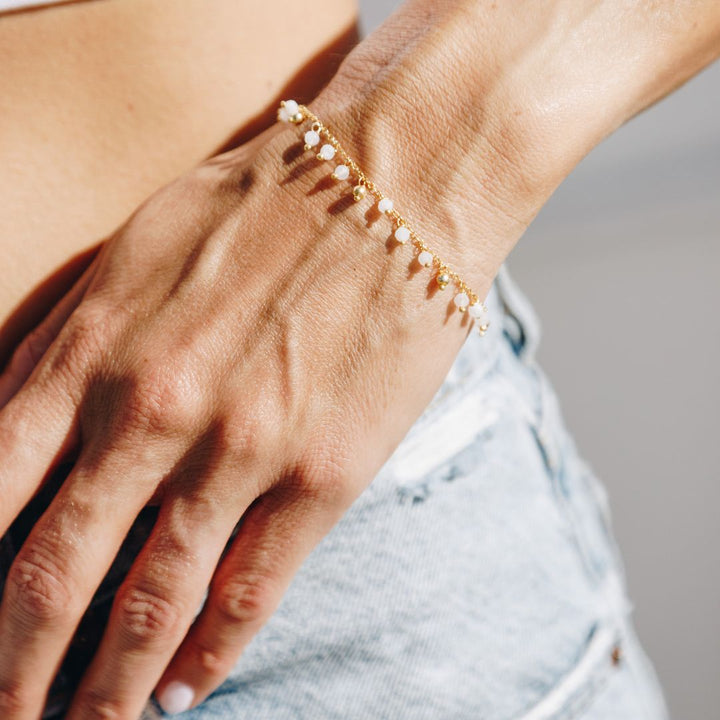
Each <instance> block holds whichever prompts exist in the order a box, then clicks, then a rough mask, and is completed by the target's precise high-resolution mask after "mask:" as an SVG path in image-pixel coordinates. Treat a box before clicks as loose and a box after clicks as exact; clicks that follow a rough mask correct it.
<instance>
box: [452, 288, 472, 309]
mask: <svg viewBox="0 0 720 720" xmlns="http://www.w3.org/2000/svg"><path fill="white" fill-rule="evenodd" d="M453 302H454V303H455V307H458V308H466V307H467V306H468V305H469V304H470V297H469V296H468V294H467V293H466V292H465V291H461V292H459V293H458V294H457V295H456V296H455V297H454V298H453Z"/></svg>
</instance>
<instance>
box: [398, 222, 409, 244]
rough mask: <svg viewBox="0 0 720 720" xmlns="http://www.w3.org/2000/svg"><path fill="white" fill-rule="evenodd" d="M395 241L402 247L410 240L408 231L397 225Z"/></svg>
mask: <svg viewBox="0 0 720 720" xmlns="http://www.w3.org/2000/svg"><path fill="white" fill-rule="evenodd" d="M395 239H396V240H397V241H398V242H399V243H400V244H401V245H404V244H405V243H406V242H407V241H408V240H409V239H410V231H409V230H408V229H407V228H406V227H405V226H404V225H398V229H397V230H396V231H395Z"/></svg>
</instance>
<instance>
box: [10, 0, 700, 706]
mask: <svg viewBox="0 0 720 720" xmlns="http://www.w3.org/2000/svg"><path fill="white" fill-rule="evenodd" d="M608 7H610V9H609V10H608V9H607V8H608ZM706 12H707V14H708V15H710V10H706ZM523 13H524V14H523ZM630 15H631V11H630V10H628V11H627V17H628V18H629V17H630ZM632 17H633V18H634V19H635V21H636V22H637V28H634V29H636V30H637V31H638V36H640V35H642V40H643V43H644V44H643V45H642V47H643V48H645V50H644V53H641V52H639V51H637V52H634V53H630V55H631V58H629V59H628V62H629V63H631V65H632V63H634V65H632V67H633V68H636V69H637V68H640V67H642V66H644V65H648V64H650V59H652V57H653V52H654V50H655V46H654V45H652V43H651V42H650V40H649V38H650V37H651V36H652V33H650V32H644V34H643V33H641V29H643V30H646V29H647V28H646V27H645V24H643V23H646V20H645V18H643V16H642V13H641V12H639V13H638V15H637V16H634V15H633V16H632ZM626 19H627V18H626ZM663 23H665V24H664V25H663V26H662V27H663V28H664V27H666V25H667V19H665V20H663ZM626 25H627V26H628V27H631V28H633V26H632V24H629V25H628V24H627V23H626V24H625V25H623V27H625V26H626ZM605 26H607V27H608V28H609V27H612V28H613V32H612V33H609V34H608V35H607V37H605V36H604V35H602V33H601V32H600V31H601V30H602V28H603V27H605ZM593 29H595V31H596V32H597V37H600V36H601V35H602V38H603V39H602V41H598V42H597V43H596V46H593V45H592V43H590V46H588V43H587V42H586V40H585V39H586V38H587V37H594V36H593V34H592V30H593ZM616 29H617V28H616V27H615V25H613V22H612V4H610V6H607V5H606V4H603V5H602V7H600V6H596V4H595V3H592V2H588V3H584V2H583V3H579V4H578V3H577V2H576V0H573V2H569V1H568V2H554V3H528V4H527V5H526V6H525V7H524V9H523V11H522V12H520V11H519V10H518V9H517V8H516V7H515V5H513V7H512V8H510V7H506V6H504V5H503V6H498V5H497V4H491V3H487V4H486V3H470V2H429V0H416V1H415V2H410V3H408V4H407V6H406V9H405V10H404V11H403V12H402V13H399V14H397V15H396V16H394V18H393V19H392V20H391V21H390V22H388V23H387V24H386V25H385V26H384V27H383V28H382V29H381V31H380V32H379V33H377V34H375V35H373V36H371V38H369V39H368V40H367V41H365V42H364V43H363V44H362V45H361V46H359V48H358V49H357V50H356V52H354V53H353V54H352V55H351V56H350V58H348V61H346V63H345V64H344V65H343V68H341V71H340V73H339V75H338V78H337V79H336V80H335V81H334V82H333V84H332V85H331V86H330V88H328V90H327V91H326V92H325V93H323V95H322V96H321V97H320V98H319V99H318V100H317V101H316V103H314V104H313V107H314V109H315V110H316V111H317V112H318V114H319V115H320V117H321V118H323V120H325V121H326V122H327V123H328V125H329V126H330V127H331V128H333V129H334V130H335V131H336V134H337V135H338V137H339V138H340V139H341V141H342V142H343V145H344V146H345V147H346V148H347V149H348V150H349V151H350V153H351V155H353V156H354V157H356V158H357V159H358V160H359V162H360V166H361V167H362V168H363V169H364V170H366V171H367V172H368V174H369V176H370V177H371V178H373V179H374V180H376V181H377V183H378V185H379V186H380V187H381V188H382V189H383V190H384V191H386V192H387V193H388V194H392V195H393V197H394V199H395V201H396V203H397V206H398V208H399V209H401V211H403V213H404V214H406V215H407V217H408V218H409V219H410V220H411V221H412V222H413V223H414V225H415V227H416V228H417V229H418V230H419V231H420V233H421V234H422V235H423V236H425V237H427V238H428V239H430V238H433V239H435V238H437V240H435V241H434V242H433V244H434V245H435V246H436V247H437V249H438V250H439V251H440V253H441V255H442V256H443V257H444V259H446V260H447V262H448V263H449V264H450V265H451V266H453V268H454V269H456V270H458V271H460V272H461V274H462V275H463V276H464V277H465V278H466V279H467V280H468V282H469V284H470V285H471V286H472V287H473V289H474V290H475V291H476V292H478V293H479V294H480V295H481V296H483V295H484V294H485V293H486V292H487V290H488V289H489V286H490V283H491V280H492V278H493V277H494V275H495V273H496V271H497V269H498V267H499V266H500V264H501V263H502V261H503V260H504V258H505V257H506V256H507V254H508V252H509V251H510V248H511V247H512V246H513V244H514V242H515V241H516V240H517V238H518V237H519V236H520V235H521V234H522V232H523V231H524V229H525V227H526V225H527V224H528V223H529V221H530V219H531V218H532V217H533V215H534V214H535V213H536V212H537V210H538V209H539V208H540V207H541V205H542V204H543V202H544V200H545V199H546V198H547V197H548V196H549V194H550V193H551V192H552V190H553V188H554V187H555V186H556V184H557V183H558V182H559V181H560V180H561V179H562V177H564V175H565V174H566V173H567V172H568V171H569V170H570V168H571V167H572V166H573V165H574V164H575V162H577V160H578V159H579V158H580V157H582V155H583V154H584V153H585V152H586V151H587V150H588V149H589V148H590V147H592V145H593V144H594V143H595V142H597V140H599V139H600V138H601V137H602V136H604V135H605V134H607V132H609V131H610V130H611V129H612V127H614V126H616V125H617V124H619V122H621V121H622V120H623V119H625V118H626V117H627V116H628V115H629V114H632V112H636V111H637V110H638V109H639V108H640V107H642V106H644V105H645V104H647V103H648V102H650V101H652V100H653V99H655V98H656V97H657V96H658V94H659V93H660V92H662V91H666V90H667V85H668V83H670V84H672V83H673V82H677V81H679V79H683V76H687V75H688V74H690V73H691V71H692V67H691V65H692V63H688V64H687V65H686V66H685V67H684V68H680V69H675V70H674V72H672V73H671V72H668V73H666V75H667V77H666V81H665V83H664V84H663V83H661V82H659V81H656V79H655V76H654V75H653V73H648V76H647V77H646V76H645V75H642V77H641V75H640V73H639V70H638V75H637V77H636V78H635V79H634V82H633V83H632V87H631V88H630V87H629V86H628V87H626V88H625V91H624V92H623V91H621V90H619V89H618V85H617V83H615V82H613V79H612V77H611V73H610V71H609V69H608V71H607V72H606V73H604V74H603V73H599V71H598V68H599V67H601V64H602V60H601V58H603V57H605V55H604V54H603V53H604V52H605V51H607V50H608V48H610V49H616V50H617V51H618V53H619V52H620V50H621V49H622V48H623V47H626V44H624V42H623V41H622V39H618V38H617V36H618V34H619V33H616V32H615V30H616ZM703 33H704V34H702V33H700V34H701V35H702V38H701V39H703V38H706V36H707V32H705V30H703ZM660 35H661V36H662V33H660ZM703 42H705V40H703ZM701 44H702V43H700V41H698V43H697V47H700V45H701ZM706 45H707V43H705V44H704V45H702V48H701V50H698V51H697V52H696V53H695V54H692V53H689V52H688V51H687V48H686V47H685V46H684V45H682V43H679V44H678V47H679V48H680V49H679V50H678V56H680V55H682V56H683V57H690V56H692V58H693V59H694V60H693V61H694V62H695V65H698V64H699V63H700V60H702V58H705V57H707V59H709V55H710V53H709V51H708V50H707V47H706ZM683 53H684V55H683ZM612 57H613V60H612V63H611V66H614V64H615V63H616V60H615V57H616V56H612ZM698 58H700V60H698ZM663 62H666V61H665V60H664V61H663ZM627 67H628V65H627V64H626V65H624V66H623V68H624V69H626V68H627ZM678 67H679V66H678ZM570 70H571V71H570ZM591 70H592V71H593V72H595V76H593V75H592V72H591ZM563 73H564V74H563ZM598 73H599V74H598ZM588 74H589V75H590V76H591V77H594V78H595V86H594V93H593V94H592V97H593V98H594V100H593V102H590V99H589V95H588V94H587V93H586V92H585V93H583V92H581V90H580V89H581V88H585V82H586V78H587V77H588ZM546 78H549V79H550V80H551V82H549V83H544V82H543V81H544V80H545V79H546ZM578 78H580V80H578ZM598 78H600V79H601V80H602V82H601V81H600V79H598ZM600 106H602V107H603V108H604V109H605V112H603V113H600V112H599V111H598V107H600ZM301 147H302V143H301V142H300V143H299V142H298V136H297V135H295V136H293V134H292V133H291V132H278V130H277V129H271V130H270V131H267V132H266V133H263V134H262V135H260V136H258V137H257V138H256V139H255V140H253V141H252V142H251V143H250V144H248V145H247V146H244V147H243V148H241V149H240V150H238V151H234V152H232V153H229V154H227V155H225V156H221V157H220V158H216V159H215V160H213V161H211V162H208V163H206V164H204V165H203V166H201V167H200V168H198V169H197V170H196V171H194V172H192V173H190V174H189V175H187V176H185V177H183V178H181V179H180V180H178V181H176V182H175V183H173V184H172V185H170V186H169V187H167V188H165V189H163V190H161V191H160V192H158V193H157V194H156V195H155V196H153V197H152V198H151V199H150V200H149V201H148V202H147V203H146V204H145V205H144V206H143V207H142V208H140V210H139V211H138V212H137V213H136V214H135V215H134V216H133V217H132V218H131V219H130V221H129V222H128V223H127V224H126V225H125V226H124V227H123V228H122V229H121V230H120V231H119V232H118V233H117V234H116V235H115V236H114V237H113V238H112V239H111V240H110V241H109V242H108V243H107V244H106V246H104V248H103V249H102V251H101V253H100V255H99V256H98V257H97V258H96V259H95V260H94V261H93V263H92V265H91V266H90V267H89V269H88V270H87V271H86V273H85V274H84V276H83V277H82V278H81V280H80V281H79V282H78V284H77V285H76V286H75V288H73V290H71V292H70V293H69V294H68V296H67V297H66V298H65V299H64V300H63V301H62V302H61V303H60V305H59V306H58V307H57V308H56V310H55V312H54V313H53V314H52V315H51V316H50V317H49V318H48V320H47V321H46V322H45V324H44V325H43V326H41V327H40V328H39V329H38V330H37V331H36V332H35V333H34V334H33V335H32V336H31V337H30V338H29V339H28V340H27V341H26V342H25V343H23V345H22V346H21V347H20V348H19V349H18V351H17V352H16V354H15V356H14V358H13V360H12V361H11V364H10V367H9V369H8V370H7V372H6V373H5V375H4V376H3V377H2V379H1V380H0V403H2V404H4V403H6V404H5V405H4V408H3V409H2V411H0V454H1V456H2V458H3V463H2V467H1V468H0V497H2V506H1V507H0V534H1V533H3V532H4V531H5V530H6V529H7V527H8V526H9V525H10V523H11V522H12V521H13V519H14V518H15V517H16V516H17V514H18V512H19V511H20V510H21V508H22V507H23V506H24V505H25V503H26V502H27V501H28V499H29V498H30V497H31V496H32V495H33V494H34V493H35V492H36V490H37V488H38V486H39V485H40V484H41V483H42V481H43V478H44V477H45V476H46V475H47V473H48V471H49V470H50V469H51V468H52V467H53V466H54V465H55V464H56V463H57V462H58V461H59V459H60V458H62V457H63V456H67V455H68V454H69V453H71V452H73V453H77V456H78V459H77V461H76V463H75V465H74V469H73V471H72V473H71V474H70V475H69V476H68V477H67V479H66V480H65V482H64V483H63V485H62V487H61V489H60V490H59V492H58V494H57V495H56V497H55V498H54V500H53V502H52V504H51V506H50V508H49V509H48V510H47V512H46V513H45V514H44V515H43V516H42V517H41V518H40V519H39V520H38V522H37V524H36V525H35V527H34V528H33V530H32V532H31V534H30V536H29V537H28V539H27V541H26V542H25V544H24V545H23V547H22V548H21V550H20V552H19V554H18V556H17V558H16V560H15V562H14V564H13V566H12V568H11V571H10V574H9V576H8V578H7V582H6V586H5V591H4V596H3V599H2V604H1V605H0V714H1V715H2V717H3V719H4V720H35V719H36V718H37V717H38V716H39V714H40V712H41V709H42V705H43V701H44V697H45V693H46V691H47V689H48V687H49V685H50V681H51V679H52V677H53V674H54V673H55V671H56V670H57V667H58V665H59V662H60V660H61V658H62V656H63V653H64V651H65V648H66V646H67V644H68V642H69V640H70V638H71V636H72V634H73V631H74V629H75V627H76V625H77V623H78V621H79V619H80V617H81V615H82V614H83V612H84V610H85V609H86V607H87V605H88V602H89V600H90V598H91V597H92V595H93V592H94V590H95V589H96V588H97V586H98V584H99V583H100V581H101V579H102V577H103V575H104V574H105V572H106V570H107V569H108V567H109V565H110V563H111V561H112V559H113V557H114V556H115V554H116V552H117V550H118V548H119V546H120V544H121V542H122V540H123V538H124V536H125V534H126V532H127V531H128V529H129V528H130V526H131V524H132V522H133V521H134V519H135V517H136V516H137V514H138V512H139V511H140V510H141V509H142V508H143V507H144V506H145V505H146V504H147V503H149V502H153V503H156V504H158V505H159V506H160V511H159V517H158V521H157V523H156V525H155V527H154V530H153V532H152V535H151V536H150V538H149V540H148V542H147V543H146V545H145V546H144V548H143V550H142V552H141V553H140V555H139V556H138V558H137V559H136V561H135V563H134V565H133V567H132V568H131V570H130V572H129V574H128V576H127V578H126V580H125V582H124V583H123V585H122V587H121V588H120V590H119V592H118V594H117V597H116V598H115V603H114V606H113V611H112V615H111V618H110V621H109V624H108V626H107V629H106V632H105V635H104V637H103V640H102V643H101V645H100V648H99V650H98V653H97V655H96V656H95V658H94V661H93V663H92V665H91V666H90V668H89V670H88V672H87V674H86V675H85V677H84V679H83V682H82V684H81V686H80V688H79V690H78V693H77V695H76V697H75V699H74V703H73V706H72V708H71V710H70V711H69V714H68V718H69V720H80V719H82V718H98V717H104V718H114V719H118V720H120V719H126V718H127V719H132V718H136V717H137V716H138V715H139V713H140V711H141V708H142V706H143V705H144V703H145V701H146V699H147V697H148V695H149V694H150V693H151V692H152V691H153V689H154V688H155V689H157V691H158V694H159V697H160V698H161V699H162V700H163V701H164V702H165V704H166V705H168V706H171V705H173V703H176V704H175V705H174V706H173V707H172V708H170V707H169V709H174V710H177V709H180V707H181V705H182V703H181V701H183V700H185V701H187V702H192V704H193V705H194V704H197V703H199V702H200V701H201V700H202V699H203V698H204V697H206V696H207V695H208V694H209V693H210V692H211V691H212V690H213V689H214V688H215V687H216V686H217V685H219V684H220V682H221V681H222V680H223V679H224V678H225V676H226V675H227V673H228V672H229V671H230V669H231V668H232V666H233V664H234V663H235V661H236V660H237V658H238V656H239V654H240V653H241V652H242V650H243V648H244V647H245V646H246V645H247V643H248V642H249V641H250V640H251V638H252V637H253V635H254V634H255V633H256V632H257V630H258V629H259V628H260V626H261V625H262V624H263V622H264V621H265V620H266V619H267V618H268V617H269V615H270V614H271V613H272V612H273V610H274V608H275V607H276V606H277V604H278V603H279V601H280V599H281V598H282V595H283V592H284V590H285V588H286V587H287V586H288V584H289V583H290V581H291V579H292V577H293V574H294V572H295V571H296V570H297V568H298V567H299V565H300V564H301V562H302V561H303V559H304V558H305V557H306V556H307V554H308V553H309V552H310V551H311V549H312V548H313V547H314V546H315V544H316V543H317V542H318V541H319V540H320V539H321V538H322V537H323V535H324V534H325V533H327V532H328V530H329V529H330V528H331V527H332V526H333V525H334V523H335V522H336V521H337V520H338V519H339V518H340V517H341V515H342V514H343V512H344V511H345V510H346V509H347V507H348V506H349V505H350V504H351V503H352V501H353V500H354V499H355V498H356V497H357V496H358V495H359V494H360V493H361V492H362V490H363V489H364V488H365V487H366V486H367V485H368V484H369V483H370V482H371V480H372V478H373V476H374V475H375V473H376V472H377V470H378V469H379V467H380V466H381V465H382V463H383V462H384V461H385V460H386V459H387V458H388V456H389V455H390V453H391V452H392V451H393V449H394V448H395V447H396V446H397V444H398V443H399V442H400V440H401V439H402V437H403V436H404V434H405V433H406V431H407V430H408V428H409V427H410V425H411V424H412V422H413V421H414V420H415V419H416V418H417V417H418V415H419V414H420V413H421V411H422V409H423V408H424V407H425V405H426V404H427V403H428V401H429V400H430V399H431V397H432V395H433V393H434V392H435V390H436V389H437V387H438V386H439V385H440V383H441V381H442V379H443V377H444V376H445V373H446V372H447V370H448V368H449V366H450V364H451V363H452V360H453V358H454V357H455V354H456V353H457V350H458V349H459V347H460V345H461V344H462V342H463V339H464V337H465V335H466V333H467V331H468V329H469V326H470V324H469V322H468V318H467V316H463V315H460V314H458V313H456V312H454V311H453V307H452V297H451V295H448V294H443V293H442V292H435V288H436V286H435V284H434V281H433V280H432V277H431V276H430V275H429V274H428V273H427V271H426V270H423V269H421V268H420V267H419V266H418V265H417V263H416V262H415V260H414V259H412V254H411V253H410V248H409V246H396V245H395V244H394V242H393V241H392V239H390V234H391V227H390V225H389V223H388V222H387V220H386V219H385V218H383V217H378V216H377V214H376V213H375V211H373V210H368V205H367V204H355V203H353V201H352V200H351V199H349V194H348V193H349V187H348V186H347V185H342V186H338V185H336V184H335V183H333V182H328V180H327V176H328V173H329V172H330V170H331V167H329V166H328V164H326V163H320V162H319V161H317V160H315V159H314V155H311V156H307V155H306V156H303V155H302V154H301ZM348 199H349V201H348ZM241 519H242V520H243V522H242V525H241V526H240V529H239V532H238V534H237V536H236V537H235V538H234V539H233V541H232V544H231V546H230V548H229V550H228V552H227V554H225V555H224V556H223V557H222V558H221V555H222V554H223V550H224V548H225V546H226V543H227V542H228V540H229V539H230V537H231V535H232V533H233V530H234V529H235V528H236V526H237V524H238V522H239V521H240V520H241ZM208 585H209V586H210V592H209V596H208V600H207V603H206V605H205V607H204V609H203V610H202V613H201V614H200V615H199V617H198V618H197V620H195V621H194V622H193V618H194V615H195V612H196V610H197V608H198V606H199V605H200V603H201V601H202V599H203V595H204V592H205V590H206V588H207V587H208ZM183 688H185V689H184V690H183ZM168 689H170V690H171V691H172V692H170V693H168Z"/></svg>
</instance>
